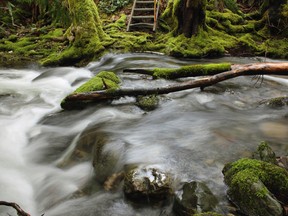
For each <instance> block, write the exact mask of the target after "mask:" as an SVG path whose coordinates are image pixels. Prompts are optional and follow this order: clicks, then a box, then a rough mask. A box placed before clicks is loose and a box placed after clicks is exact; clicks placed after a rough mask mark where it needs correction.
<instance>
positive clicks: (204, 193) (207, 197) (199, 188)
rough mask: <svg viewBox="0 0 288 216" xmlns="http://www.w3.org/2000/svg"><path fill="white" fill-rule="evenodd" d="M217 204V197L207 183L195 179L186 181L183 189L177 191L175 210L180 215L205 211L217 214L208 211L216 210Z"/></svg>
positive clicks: (184, 215) (187, 215) (185, 215)
mask: <svg viewBox="0 0 288 216" xmlns="http://www.w3.org/2000/svg"><path fill="white" fill-rule="evenodd" d="M217 204H218V200H217V198H216V197H215V196H214V195H213V193H212V192H211V190H210V189H209V188H208V186H207V185H206V184H205V183H203V182H196V181H193V182H186V183H184V185H183V188H182V190H180V191H177V192H176V197H175V201H174V205H173V210H174V211H175V212H176V213H177V215H180V216H190V215H195V214H197V213H204V212H206V215H217V214H214V213H213V214H212V213H211V214H208V213H207V212H212V211H213V210H215V207H216V205H217Z"/></svg>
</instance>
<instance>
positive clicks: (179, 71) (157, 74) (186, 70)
mask: <svg viewBox="0 0 288 216" xmlns="http://www.w3.org/2000/svg"><path fill="white" fill-rule="evenodd" d="M229 70H231V64H230V63H216V64H195V65H186V66H183V67H180V68H154V69H142V68H140V69H139V68H130V69H125V70H123V72H130V73H138V74H146V75H150V76H152V77H153V78H154V79H159V78H164V79H178V78H183V77H196V76H211V75H215V74H218V73H222V72H225V71H229Z"/></svg>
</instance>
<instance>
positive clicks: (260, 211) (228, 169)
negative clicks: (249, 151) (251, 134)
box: [223, 158, 288, 216]
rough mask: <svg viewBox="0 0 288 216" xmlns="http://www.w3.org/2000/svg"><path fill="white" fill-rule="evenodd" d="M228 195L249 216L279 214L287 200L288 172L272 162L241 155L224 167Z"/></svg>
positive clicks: (281, 213)
mask: <svg viewBox="0 0 288 216" xmlns="http://www.w3.org/2000/svg"><path fill="white" fill-rule="evenodd" d="M223 174H224V181H225V183H226V184H227V186H228V187H229V189H228V191H227V195H228V197H229V199H230V200H231V201H232V202H233V203H234V204H235V205H236V206H237V207H238V208H239V210H240V211H241V212H242V213H244V214H246V215H249V216H258V215H261V216H282V215H283V209H282V206H281V203H285V202H287V200H288V196H287V194H288V172H287V171H286V170H285V169H283V168H281V167H279V166H277V165H274V164H271V163H267V162H264V161H259V160H255V159H248V158H243V159H240V160H238V161H236V162H233V163H228V164H226V165H225V167H224V169H223Z"/></svg>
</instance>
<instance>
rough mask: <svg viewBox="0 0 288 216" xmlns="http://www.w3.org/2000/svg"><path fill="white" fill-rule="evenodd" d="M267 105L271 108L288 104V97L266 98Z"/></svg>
mask: <svg viewBox="0 0 288 216" xmlns="http://www.w3.org/2000/svg"><path fill="white" fill-rule="evenodd" d="M266 104H267V106H269V107H271V108H281V107H283V106H288V97H276V98H272V99H269V100H266Z"/></svg>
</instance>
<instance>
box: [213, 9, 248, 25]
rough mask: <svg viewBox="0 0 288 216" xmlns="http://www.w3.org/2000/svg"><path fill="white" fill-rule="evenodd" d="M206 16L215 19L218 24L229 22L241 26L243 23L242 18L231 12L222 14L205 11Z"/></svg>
mask: <svg viewBox="0 0 288 216" xmlns="http://www.w3.org/2000/svg"><path fill="white" fill-rule="evenodd" d="M207 16H208V17H210V18H214V19H216V20H217V21H218V22H222V21H227V20H229V21H230V22H231V23H232V24H233V25H237V24H242V23H243V22H244V19H243V17H242V16H240V15H238V14H235V13H232V12H231V11H225V12H223V13H221V12H218V11H207Z"/></svg>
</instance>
